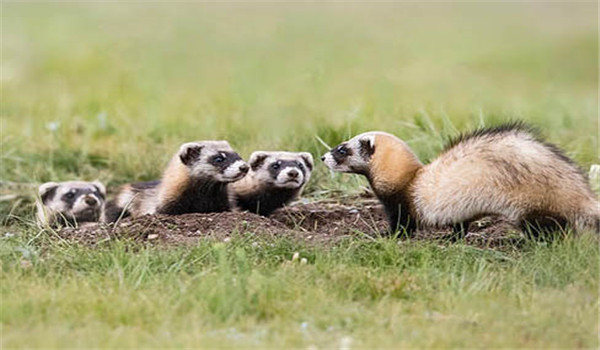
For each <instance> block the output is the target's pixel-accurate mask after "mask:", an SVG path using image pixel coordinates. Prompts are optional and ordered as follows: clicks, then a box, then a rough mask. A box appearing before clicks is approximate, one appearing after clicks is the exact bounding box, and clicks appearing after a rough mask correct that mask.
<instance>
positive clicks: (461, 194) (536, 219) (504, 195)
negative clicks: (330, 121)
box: [322, 123, 600, 233]
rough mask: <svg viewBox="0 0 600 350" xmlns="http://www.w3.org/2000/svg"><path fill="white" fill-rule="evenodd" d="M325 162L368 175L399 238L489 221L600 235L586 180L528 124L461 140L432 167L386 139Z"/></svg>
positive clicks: (598, 211)
mask: <svg viewBox="0 0 600 350" xmlns="http://www.w3.org/2000/svg"><path fill="white" fill-rule="evenodd" d="M322 160H323V161H324V162H325V164H326V165H327V166H328V167H329V168H330V169H332V170H337V171H341V172H347V173H355V174H362V175H365V176H366V177H367V179H368V180H369V182H370V184H371V187H372V188H373V191H374V192H375V194H376V195H377V197H378V198H379V199H380V201H381V202H382V204H383V205H384V207H385V211H386V214H387V216H388V220H389V223H390V225H391V229H392V230H395V229H397V228H401V229H405V230H406V231H407V232H408V233H410V232H412V231H413V230H414V229H415V227H416V226H417V225H421V226H433V227H436V226H437V227H439V226H446V225H456V226H455V227H457V226H458V225H461V226H462V227H467V225H466V224H468V222H469V221H471V220H474V219H477V218H480V217H481V216H484V215H490V214H500V215H504V216H505V217H506V218H508V219H509V220H511V221H512V222H513V223H515V224H517V225H520V226H521V227H524V226H526V224H527V223H532V224H534V226H535V225H536V224H535V223H544V222H545V223H548V222H552V221H554V222H556V223H560V224H561V225H564V224H568V225H570V226H572V227H573V228H575V229H576V230H583V229H592V230H596V231H598V230H599V229H600V228H599V226H600V207H599V205H600V204H599V202H598V200H597V199H596V197H595V195H594V194H593V192H592V190H591V189H590V186H589V184H588V182H587V179H586V177H585V176H584V175H583V174H582V172H581V171H580V170H579V168H578V167H577V166H576V165H575V164H574V163H573V161H571V160H570V159H569V158H567V157H566V156H565V155H564V154H563V153H562V152H561V151H560V150H559V149H558V148H556V147H555V146H553V145H551V144H548V143H545V142H544V141H542V140H541V139H540V138H538V136H537V132H536V131H535V130H534V129H532V128H531V127H528V126H526V125H524V124H522V123H512V124H507V125H502V126H499V127H495V128H486V129H479V130H476V131H474V132H472V133H470V134H466V135H462V136H460V137H458V138H457V139H455V140H454V141H452V142H450V143H449V145H448V146H447V147H446V148H445V150H444V151H443V152H442V154H441V155H440V156H439V157H438V158H437V159H435V160H433V161H432V162H431V163H430V164H427V165H423V164H421V162H420V161H419V159H418V158H417V157H416V156H415V154H414V153H413V152H412V151H411V150H410V148H408V146H407V145H406V143H404V142H403V141H402V140H400V139H398V138H397V137H395V136H393V135H390V134H387V133H384V132H367V133H364V134H361V135H358V136H356V137H354V138H352V139H351V140H349V141H347V142H344V143H342V144H340V145H339V146H337V147H335V148H334V149H332V150H331V151H329V152H328V153H326V154H325V155H324V156H323V157H322ZM463 225H464V226H463Z"/></svg>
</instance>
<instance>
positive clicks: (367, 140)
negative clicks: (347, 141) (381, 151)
mask: <svg viewBox="0 0 600 350" xmlns="http://www.w3.org/2000/svg"><path fill="white" fill-rule="evenodd" d="M359 142H360V155H361V156H362V157H363V158H365V159H368V158H370V157H371V156H372V155H373V153H375V136H373V135H369V136H365V137H363V138H361V139H360V140H359Z"/></svg>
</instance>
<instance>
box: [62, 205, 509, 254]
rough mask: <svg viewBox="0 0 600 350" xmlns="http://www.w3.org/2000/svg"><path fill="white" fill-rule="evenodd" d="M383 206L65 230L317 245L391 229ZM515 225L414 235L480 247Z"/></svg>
mask: <svg viewBox="0 0 600 350" xmlns="http://www.w3.org/2000/svg"><path fill="white" fill-rule="evenodd" d="M386 229H387V222H386V219H385V215H384V213H383V208H382V207H381V205H380V204H379V203H378V202H377V201H375V200H362V201H357V202H353V203H338V202H331V201H323V202H316V203H310V204H297V205H293V206H289V207H285V208H283V209H280V210H278V211H277V212H275V213H273V215H271V216H270V217H268V218H266V217H262V216H258V215H255V214H251V213H247V212H241V213H240V212H223V213H209V214H185V215H177V216H169V215H146V216H142V217H139V218H126V219H124V220H121V221H120V222H119V223H118V224H116V225H114V224H111V225H102V224H99V225H90V226H84V227H80V228H65V229H63V230H62V231H61V233H60V235H61V236H62V237H63V238H65V239H68V240H75V241H79V242H83V243H85V244H90V245H95V244H97V243H99V242H102V241H107V240H112V239H132V240H136V241H143V242H150V243H156V244H197V242H198V240H199V239H202V238H212V239H216V240H226V239H228V237H231V236H232V235H236V234H244V235H256V236H261V237H276V236H279V237H282V236H284V237H289V238H292V239H297V240H302V241H306V242H309V243H315V244H331V243H335V242H338V241H339V240H341V239H343V238H347V237H353V238H354V239H371V237H378V236H380V235H382V234H385V233H386ZM514 231H515V230H514V228H513V227H512V226H511V225H510V224H508V223H507V222H506V221H505V220H503V219H502V218H500V217H486V218H483V219H481V220H479V221H475V222H473V223H471V224H470V225H469V228H468V232H469V233H468V234H467V235H466V236H464V237H458V236H457V234H456V233H454V232H453V231H452V229H451V228H448V229H436V230H419V231H417V232H416V233H415V235H414V237H413V239H419V240H439V241H456V240H457V239H464V241H465V242H466V243H468V244H473V245H476V246H485V247H489V246H494V247H496V246H501V245H506V244H513V243H514V238H515V237H518V235H517V236H515V235H514V234H513V233H514Z"/></svg>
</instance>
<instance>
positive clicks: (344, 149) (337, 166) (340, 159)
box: [321, 133, 375, 174]
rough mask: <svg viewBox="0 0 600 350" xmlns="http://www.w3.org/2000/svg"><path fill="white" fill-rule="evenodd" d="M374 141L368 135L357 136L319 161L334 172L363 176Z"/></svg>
mask: <svg viewBox="0 0 600 350" xmlns="http://www.w3.org/2000/svg"><path fill="white" fill-rule="evenodd" d="M374 140H375V136H374V135H371V134H370V133H366V134H361V135H358V136H356V137H354V138H352V139H350V140H348V141H347V142H343V143H341V144H339V145H338V146H336V147H334V148H333V149H331V151H329V152H327V153H325V154H324V155H323V157H321V160H322V161H323V162H324V163H325V165H327V167H328V168H329V169H331V170H334V171H340V172H345V173H358V174H364V173H366V172H367V171H368V168H369V162H370V160H371V156H372V155H373V153H374V152H375V145H374Z"/></svg>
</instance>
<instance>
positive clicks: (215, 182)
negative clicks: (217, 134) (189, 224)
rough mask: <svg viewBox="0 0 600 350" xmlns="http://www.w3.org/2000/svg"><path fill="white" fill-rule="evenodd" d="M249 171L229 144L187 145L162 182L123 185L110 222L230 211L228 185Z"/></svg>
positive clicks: (201, 142) (178, 153)
mask: <svg viewBox="0 0 600 350" xmlns="http://www.w3.org/2000/svg"><path fill="white" fill-rule="evenodd" d="M248 169H249V167H248V165H247V164H246V162H244V161H243V160H242V158H241V157H240V156H239V155H238V154H237V153H236V152H234V151H233V149H232V148H231V146H229V143H228V142H227V141H199V142H190V143H185V144H183V145H181V147H180V148H179V151H178V152H177V153H176V154H175V155H174V156H173V158H172V159H171V161H170V162H169V164H168V166H167V168H166V169H165V171H164V173H163V176H162V178H161V180H160V181H150V182H142V183H134V184H130V185H125V186H123V188H122V189H121V191H120V192H119V194H118V195H117V197H116V200H115V203H114V205H111V207H110V209H109V210H108V211H109V214H108V215H107V217H108V219H107V221H109V222H112V221H115V220H117V219H118V218H119V216H128V215H132V216H134V217H135V216H141V215H145V214H155V213H158V214H169V215H178V214H185V213H209V212H219V211H226V210H229V196H228V194H227V184H228V183H230V182H234V181H238V180H239V179H241V178H242V177H244V176H245V175H246V173H247V172H248Z"/></svg>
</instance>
